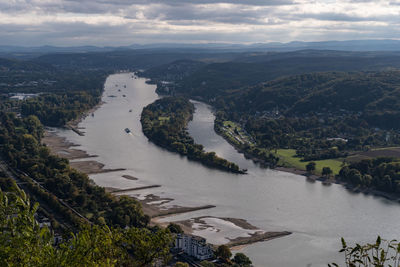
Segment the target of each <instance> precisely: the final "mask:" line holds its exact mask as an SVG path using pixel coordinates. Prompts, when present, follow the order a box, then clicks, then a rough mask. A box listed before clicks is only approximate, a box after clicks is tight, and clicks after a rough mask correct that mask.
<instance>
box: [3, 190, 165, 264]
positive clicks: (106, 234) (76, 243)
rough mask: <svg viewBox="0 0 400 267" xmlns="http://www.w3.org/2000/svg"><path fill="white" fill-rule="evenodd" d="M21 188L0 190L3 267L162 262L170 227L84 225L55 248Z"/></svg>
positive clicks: (47, 231)
mask: <svg viewBox="0 0 400 267" xmlns="http://www.w3.org/2000/svg"><path fill="white" fill-rule="evenodd" d="M37 208H38V204H34V205H32V204H31V203H30V201H29V198H28V197H27V196H26V195H25V193H24V192H23V191H21V190H16V191H14V192H3V191H1V190H0V227H1V229H2V231H1V232H0V265H1V266H150V265H151V264H152V263H154V262H155V261H164V262H166V261H167V260H168V259H169V256H170V253H169V248H170V245H171V243H172V236H171V234H170V233H169V231H168V230H161V229H154V230H152V231H151V230H149V229H146V228H141V229H139V228H127V229H124V230H123V229H120V228H119V229H118V228H109V227H107V226H98V225H92V226H84V227H83V228H82V229H81V230H80V231H79V232H77V233H76V234H71V235H70V236H68V237H66V238H67V240H66V241H65V242H63V243H61V244H59V245H58V246H54V245H53V238H54V235H53V233H52V232H51V231H50V230H49V229H48V228H47V227H43V228H40V226H39V224H38V223H37V221H36V219H35V213H36V211H37Z"/></svg>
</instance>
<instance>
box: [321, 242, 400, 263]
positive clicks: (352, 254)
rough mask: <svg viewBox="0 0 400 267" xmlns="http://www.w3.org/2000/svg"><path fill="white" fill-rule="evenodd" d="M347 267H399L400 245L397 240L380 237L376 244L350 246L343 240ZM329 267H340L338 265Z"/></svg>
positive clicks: (342, 250)
mask: <svg viewBox="0 0 400 267" xmlns="http://www.w3.org/2000/svg"><path fill="white" fill-rule="evenodd" d="M340 252H344V256H345V264H346V266H347V267H372V266H374V267H385V266H388V267H397V266H400V243H399V242H398V241H397V240H390V241H388V240H383V239H381V237H380V236H378V238H377V239H376V242H375V243H371V244H356V245H355V246H354V247H351V246H348V245H347V243H346V241H345V240H344V239H343V238H342V249H341V250H340ZM328 266H329V267H333V266H339V265H338V264H336V263H332V264H328Z"/></svg>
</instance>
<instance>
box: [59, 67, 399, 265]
mask: <svg viewBox="0 0 400 267" xmlns="http://www.w3.org/2000/svg"><path fill="white" fill-rule="evenodd" d="M124 85H126V88H125V87H124ZM123 95H125V97H124V96H123ZM110 96H115V97H110ZM157 98H158V96H157V95H156V93H155V86H154V85H149V84H146V83H145V79H141V78H137V79H134V78H132V75H131V74H115V75H111V76H110V77H108V79H107V81H106V83H105V93H104V95H103V101H104V102H106V103H105V104H104V105H102V106H101V107H100V108H99V109H98V110H97V111H95V113H94V116H93V117H92V116H88V117H87V118H86V119H84V120H83V121H82V123H81V124H80V125H79V126H80V127H82V128H84V130H83V131H84V132H85V136H79V135H77V134H75V133H74V132H72V131H68V130H58V133H59V135H61V136H64V137H66V138H67V139H68V140H69V141H71V142H73V143H76V144H78V145H80V147H78V148H79V149H83V150H85V151H87V152H88V153H89V154H93V155H98V158H96V160H97V161H99V162H101V163H103V164H105V168H126V171H122V172H111V173H102V174H96V175H91V176H90V177H91V178H92V179H93V180H94V181H95V182H96V183H97V184H98V185H100V186H108V187H115V188H130V187H136V186H145V185H154V184H159V185H161V187H159V188H152V189H148V190H143V191H142V192H141V194H140V196H139V197H142V196H144V195H146V194H154V195H158V196H160V197H167V198H172V199H174V201H172V202H171V203H169V205H181V206H201V205H209V204H210V205H215V206H216V208H213V209H208V210H201V211H196V212H191V213H187V214H181V215H179V216H175V217H173V218H170V220H181V219H189V218H194V217H198V216H204V215H209V216H216V217H233V218H242V219H246V220H247V221H249V222H250V223H251V224H253V225H255V226H257V227H259V228H260V229H263V230H266V231H291V232H293V234H292V235H289V236H287V237H283V238H279V239H275V240H271V241H268V242H260V243H256V244H253V245H250V246H248V247H246V248H244V249H243V252H244V253H245V254H247V255H248V256H249V257H250V258H251V259H252V260H253V263H254V265H255V266H272V267H273V266H285V267H291V266H293V267H298V266H326V263H329V262H332V261H336V262H343V257H342V255H339V253H337V251H338V250H339V249H340V237H342V236H343V237H345V239H346V240H348V241H358V242H365V241H369V242H372V241H374V240H375V239H376V236H377V235H378V234H380V235H381V236H382V237H384V238H388V239H392V238H398V237H399V236H400V227H399V226H400V205H399V204H396V203H393V202H390V201H387V200H385V199H383V198H379V197H374V196H366V195H363V194H355V193H351V192H349V191H347V190H346V189H344V188H343V187H342V186H339V185H330V186H324V185H322V184H321V183H319V182H316V183H311V182H308V181H307V180H306V179H305V178H304V177H303V176H299V175H294V174H290V173H286V172H279V171H274V170H269V169H263V168H260V167H258V166H257V165H256V164H254V163H253V162H252V161H250V160H246V159H245V158H244V157H243V155H242V154H239V153H238V152H236V151H235V150H234V149H233V147H232V146H230V145H229V144H228V143H227V142H226V141H225V140H224V139H223V138H221V137H220V136H218V135H217V134H215V132H214V130H213V120H214V116H213V114H212V112H211V109H210V107H209V106H207V105H205V104H203V103H199V102H194V103H195V106H196V112H195V114H194V118H193V121H192V122H191V123H190V124H189V132H190V133H191V135H192V136H193V137H194V139H195V141H196V142H198V143H201V144H203V145H204V146H205V149H206V150H209V151H215V152H216V153H217V154H218V155H220V156H222V157H224V158H226V159H228V160H231V161H234V162H235V163H237V164H239V166H240V167H241V168H247V169H248V174H247V175H236V174H230V173H226V172H223V171H219V170H213V169H209V168H206V167H204V166H202V165H201V164H199V163H196V162H191V161H188V160H187V159H186V158H184V157H181V156H179V155H177V154H174V153H171V152H168V151H165V150H163V149H161V148H159V147H157V146H155V145H154V144H152V143H150V142H148V140H147V138H146V137H145V136H144V135H143V133H142V131H141V124H140V113H141V111H142V108H143V107H144V106H146V105H148V104H150V103H152V102H153V101H155V100H156V99H157ZM129 110H132V111H131V112H129ZM125 128H129V129H131V130H132V134H127V133H126V132H125V131H124V129H125ZM123 174H128V175H132V176H135V177H138V178H139V180H137V181H132V180H128V179H125V178H123V177H121V176H122V175H123ZM136 196H138V195H136Z"/></svg>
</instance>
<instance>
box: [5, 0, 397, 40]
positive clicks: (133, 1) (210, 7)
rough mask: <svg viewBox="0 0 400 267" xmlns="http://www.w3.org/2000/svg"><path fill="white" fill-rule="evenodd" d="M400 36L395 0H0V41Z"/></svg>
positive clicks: (305, 38)
mask: <svg viewBox="0 0 400 267" xmlns="http://www.w3.org/2000/svg"><path fill="white" fill-rule="evenodd" d="M384 38H390V39H400V0H389V1H386V0H382V1H381V0H320V1H312V0H198V1H195V0H0V45H25V46H37V45H47V44H49V45H58V46H71V45H99V46H103V45H112V46H119V45H130V44H134V43H138V44H145V43H165V42H174V43H209V42H211V43H214V42H229V43H255V42H289V41H295V40H297V41H323V40H354V39H384Z"/></svg>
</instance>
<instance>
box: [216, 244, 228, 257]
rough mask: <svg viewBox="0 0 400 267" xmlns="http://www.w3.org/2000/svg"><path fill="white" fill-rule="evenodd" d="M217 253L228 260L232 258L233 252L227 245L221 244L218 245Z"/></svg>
mask: <svg viewBox="0 0 400 267" xmlns="http://www.w3.org/2000/svg"><path fill="white" fill-rule="evenodd" d="M215 255H216V256H217V257H220V258H221V259H223V260H225V261H227V260H229V259H230V258H231V256H232V252H231V250H230V249H229V247H228V246H227V245H221V246H219V247H218V249H217V251H216V252H215Z"/></svg>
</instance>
